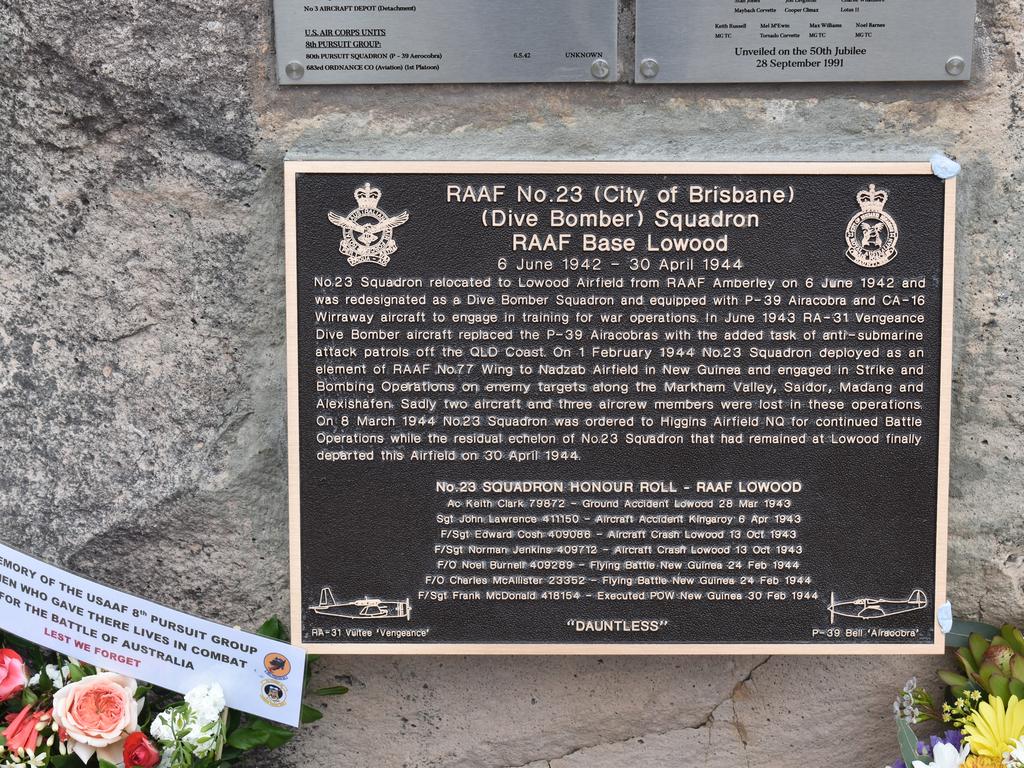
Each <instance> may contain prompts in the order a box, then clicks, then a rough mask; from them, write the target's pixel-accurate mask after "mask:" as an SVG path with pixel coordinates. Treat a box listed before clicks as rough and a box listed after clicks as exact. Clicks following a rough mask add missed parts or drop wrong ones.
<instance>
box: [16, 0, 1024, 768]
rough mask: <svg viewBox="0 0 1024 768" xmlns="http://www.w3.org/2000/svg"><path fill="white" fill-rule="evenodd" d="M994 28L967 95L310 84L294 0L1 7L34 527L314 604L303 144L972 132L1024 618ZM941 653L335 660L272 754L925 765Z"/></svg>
mask: <svg viewBox="0 0 1024 768" xmlns="http://www.w3.org/2000/svg"><path fill="white" fill-rule="evenodd" d="M626 10H627V12H628V10H629V8H628V3H627V8H626ZM624 29H625V30H626V31H628V24H626V25H624ZM977 41H978V44H977V51H976V54H975V77H974V80H973V81H972V82H971V83H969V84H948V83H944V84H932V85H928V84H885V85H859V84H849V85H829V86H815V85H799V86H798V85H792V86H785V85H783V86H687V87H673V86H659V87H651V88H638V87H635V86H632V85H629V84H627V83H620V84H617V85H612V86H607V87H604V86H600V85H597V86H559V85H552V86H525V85H524V86H516V85H513V86H435V87H429V88H418V87H381V88H371V87H353V88H280V87H278V86H277V85H276V83H275V78H274V74H273V61H274V60H273V55H274V54H273V36H272V14H271V7H270V2H269V0H256V2H251V0H168V1H167V2H157V0H79V2H75V3H66V2H58V1H57V0H33V1H32V2H28V0H0V67H2V73H0V74H2V76H0V115H2V121H0V510H2V511H0V515H2V518H0V519H2V520H3V533H2V538H3V540H4V541H5V542H7V543H10V544H11V545H14V546H18V547H22V548H24V549H26V550H28V551H30V552H31V553H33V554H35V555H38V556H40V557H43V558H47V559H50V560H52V561H54V562H57V563H61V564H64V565H66V566H70V567H73V568H75V569H77V570H79V571H82V572H84V573H87V574H89V575H92V576H94V577H96V578H99V579H102V580H105V581H108V582H110V583H111V584H113V585H115V586H118V587H122V588H125V589H128V590H131V591H134V592H137V593H139V594H142V595H145V596H148V597H151V598H155V599H159V600H162V601H165V602H168V603H170V604H173V605H175V606H177V607H181V608H183V609H186V610H194V611H198V612H201V613H203V614H206V615H207V616H209V617H210V618H215V619H218V620H221V621H224V622H227V623H229V624H240V625H244V626H254V625H256V624H257V623H258V622H259V621H260V620H261V619H262V618H264V617H265V616H267V615H269V614H271V613H275V612H276V613H278V614H281V615H285V614H286V612H287V602H288V597H287V569H286V471H285V408H284V386H285V376H284V298H283V296H284V280H283V246H282V205H281V193H282V190H281V161H282V158H283V156H284V154H285V152H287V151H288V150H289V149H291V148H292V147H293V146H296V145H299V146H303V147H306V148H307V149H315V148H317V147H324V146H326V147H332V148H337V149H338V151H339V152H341V151H345V150H346V148H348V151H351V148H352V147H353V146H355V147H358V148H359V152H360V153H361V156H363V157H367V158H372V157H388V156H399V155H402V156H410V155H411V154H415V153H416V151H417V148H424V151H425V152H426V151H430V150H428V149H426V148H430V147H434V148H435V151H436V152H445V153H447V154H448V156H450V157H453V158H458V157H498V156H508V155H510V154H512V155H521V156H545V157H569V156H573V157H612V156H614V157H627V158H628V157H632V158H644V159H648V158H663V159H696V158H715V159H718V158H729V159H746V158H755V159H756V158H774V157H794V156H799V157H804V158H822V159H841V158H847V157H849V158H868V157H872V158H874V157H886V158H894V157H899V158H904V159H905V158H908V157H910V158H915V159H917V158H921V157H926V156H927V153H928V152H930V151H931V150H932V149H935V148H941V149H943V150H944V151H946V152H947V153H949V154H950V155H952V156H954V157H956V158H957V159H958V160H959V161H960V162H961V163H963V165H964V167H965V172H964V174H963V177H962V181H963V183H962V196H961V204H960V215H959V235H958V248H959V252H958V266H957V286H956V288H957V300H956V369H955V381H954V407H953V430H952V431H953V458H952V475H953V476H952V501H951V537H950V539H951V540H950V567H949V578H950V591H951V598H952V601H953V604H954V606H955V607H956V610H957V613H958V614H960V615H962V616H965V617H973V618H984V619H988V620H992V621H996V620H1002V619H1014V620H1017V621H1021V620H1024V515H1022V511H1024V473H1022V472H1021V471H1020V464H1021V460H1022V453H1024V452H1022V441H1021V430H1022V428H1024V402H1022V388H1021V382H1022V381H1024V362H1022V359H1021V351H1020V350H1021V345H1020V340H1021V337H1022V333H1021V331H1022V322H1021V321H1022V318H1024V290H1022V287H1024V286H1022V282H1024V281H1022V277H1021V268H1020V264H1019V261H1018V260H1019V259H1020V258H1021V255H1022V249H1024V246H1022V242H1024V219H1022V217H1021V214H1022V208H1024V196H1022V191H1024V185H1022V182H1021V174H1022V158H1021V153H1022V149H1024V130H1022V127H1021V114H1022V108H1024V107H1022V97H1024V83H1022V78H1021V73H1020V68H1021V64H1022V60H1021V55H1022V49H1021V46H1022V44H1024V2H1022V0H980V2H979V19H978V26H977ZM624 47H625V48H626V50H627V53H628V49H629V43H628V40H627V41H626V43H625V46H624ZM629 61H630V60H629V59H628V58H627V60H626V66H627V69H628V66H629ZM894 567H898V564H894ZM940 664H941V660H939V659H935V658H928V657H925V658H917V659H914V658H902V657H875V658H846V659H843V658H829V659H825V658H815V657H812V658H788V657H772V658H758V657H741V658H700V657H697V658H576V659H566V658H527V659H511V660H510V659H493V658H418V659H408V658H373V657H367V658H355V659H335V660H330V661H327V662H324V663H323V664H322V665H321V672H320V677H321V679H322V681H323V682H324V683H325V684H327V683H331V682H333V681H334V680H339V679H340V680H346V681H350V683H351V686H352V692H351V693H350V694H349V695H348V696H346V697H343V698H341V699H336V700H330V701H328V702H327V704H326V707H327V715H326V717H325V718H324V719H323V720H322V721H320V722H319V723H318V724H316V725H314V726H312V727H310V728H309V729H308V730H305V731H304V732H303V733H302V734H301V735H300V738H298V739H297V740H296V741H295V742H294V743H293V745H291V746H289V747H288V748H286V749H285V750H283V751H282V752H281V753H280V754H278V755H266V756H258V757H254V758H253V759H252V760H251V762H250V764H251V765H259V764H263V765H271V764H283V765H285V766H299V765H302V766H323V767H324V768H326V767H327V766H338V765H346V766H355V767H359V768H362V767H364V766H366V767H369V766H374V767H377V766H386V767H389V768H390V767H391V766H395V767H398V766H410V767H412V766H417V767H422V768H427V767H430V766H452V767H453V768H454V767H459V768H511V766H529V768H548V767H550V768H576V767H577V766H587V767H588V768H589V767H602V766H623V765H632V766H638V767H643V768H646V767H647V766H652V767H653V766H658V767H661V766H716V767H717V766H734V765H756V766H764V767H766V768H775V767H776V766H778V767H779V768H782V767H783V766H791V765H808V766H811V765H813V766H819V765H834V764H841V765H843V766H845V767H846V768H871V767H872V766H882V765H884V764H885V763H886V762H887V761H889V760H891V759H892V758H893V757H894V756H895V742H894V735H893V727H892V721H891V716H890V712H889V702H890V701H891V699H892V696H893V689H894V687H898V686H899V685H902V683H903V681H904V680H905V679H906V678H907V677H909V676H910V675H911V674H912V673H915V672H916V673H917V674H918V675H919V676H920V677H921V679H922V681H924V682H927V683H929V684H931V685H936V684H937V680H936V679H935V677H934V670H935V669H936V668H937V667H938V666H939V665H940ZM839 758H841V759H839Z"/></svg>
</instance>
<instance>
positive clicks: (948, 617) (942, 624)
mask: <svg viewBox="0 0 1024 768" xmlns="http://www.w3.org/2000/svg"><path fill="white" fill-rule="evenodd" d="M936 618H937V619H938V622H939V629H941V630H942V634H944V635H948V634H949V631H950V630H951V629H952V628H953V604H952V603H951V602H949V600H947V601H946V602H944V603H943V604H942V605H940V606H939V610H938V611H937V612H936Z"/></svg>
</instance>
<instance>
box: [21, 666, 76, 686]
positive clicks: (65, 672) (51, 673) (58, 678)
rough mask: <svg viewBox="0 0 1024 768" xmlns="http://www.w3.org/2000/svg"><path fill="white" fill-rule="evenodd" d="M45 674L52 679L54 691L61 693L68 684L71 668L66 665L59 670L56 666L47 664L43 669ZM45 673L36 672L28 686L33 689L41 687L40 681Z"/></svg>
mask: <svg viewBox="0 0 1024 768" xmlns="http://www.w3.org/2000/svg"><path fill="white" fill-rule="evenodd" d="M43 672H45V673H46V676H47V677H48V678H50V682H51V683H53V688H54V690H57V691H59V690H60V689H61V688H63V687H64V685H65V684H66V681H67V679H68V676H69V675H70V674H71V667H69V666H68V665H67V664H65V665H64V666H63V667H60V668H59V669H58V668H57V666H56V665H55V664H47V665H46V667H45V668H44V669H43ZM43 672H36V673H35V674H34V675H32V677H31V678H30V679H29V681H28V684H29V685H30V686H33V687H34V686H37V685H39V679H40V676H41V675H42V674H43Z"/></svg>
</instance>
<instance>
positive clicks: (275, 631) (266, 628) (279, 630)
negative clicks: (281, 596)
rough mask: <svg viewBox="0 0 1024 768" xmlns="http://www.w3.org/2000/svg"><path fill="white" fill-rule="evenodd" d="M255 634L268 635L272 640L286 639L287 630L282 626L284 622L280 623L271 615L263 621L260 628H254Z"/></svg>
mask: <svg viewBox="0 0 1024 768" xmlns="http://www.w3.org/2000/svg"><path fill="white" fill-rule="evenodd" d="M256 634H257V635H263V637H270V638H273V639H274V640H284V641H287V640H288V630H287V629H285V628H284V624H282V623H281V620H280V619H279V618H277V616H271V617H270V618H269V619H267V620H266V621H264V622H263V624H262V625H261V626H260V628H259V629H257V630H256Z"/></svg>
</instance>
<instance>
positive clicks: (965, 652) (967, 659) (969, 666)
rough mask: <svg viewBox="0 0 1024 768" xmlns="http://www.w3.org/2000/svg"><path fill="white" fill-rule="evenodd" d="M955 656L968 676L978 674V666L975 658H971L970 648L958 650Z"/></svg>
mask: <svg viewBox="0 0 1024 768" xmlns="http://www.w3.org/2000/svg"><path fill="white" fill-rule="evenodd" d="M953 655H954V656H956V658H957V660H958V661H959V662H960V666H961V667H963V668H964V672H966V673H967V675H968V676H970V675H972V674H976V673H977V672H978V665H977V664H975V663H974V657H973V656H971V649H970V648H958V649H957V652H956V653H955V654H953Z"/></svg>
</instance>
